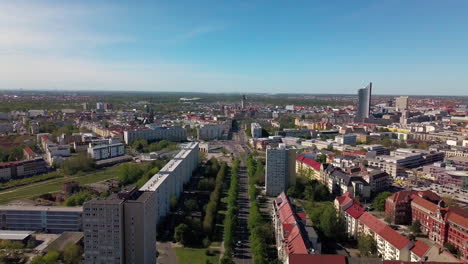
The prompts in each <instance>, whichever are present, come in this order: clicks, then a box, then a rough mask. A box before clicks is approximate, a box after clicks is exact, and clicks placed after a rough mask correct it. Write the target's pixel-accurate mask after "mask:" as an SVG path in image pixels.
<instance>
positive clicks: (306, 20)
mask: <svg viewBox="0 0 468 264" xmlns="http://www.w3.org/2000/svg"><path fill="white" fill-rule="evenodd" d="M467 14H468V1H466V0H446V1H441V0H411V1H408V0H385V1H384V0H382V1H379V0H372V1H371V0H360V1H345V0H342V1H335V0H331V1H330V0H327V1H310V0H309V1H254V0H250V1H241V0H239V1H219V0H218V1H214V0H213V1H202V0H200V1H188V0H187V1H177V0H172V1H91V0H86V1H42V0H34V1H33V0H31V1H10V0H0V72H2V77H1V78H0V89H18V88H25V89H63V90H145V91H200V92H264V93H283V92H288V93H289V92H294V93H353V94H354V93H356V91H357V89H358V88H360V87H362V86H364V85H365V84H366V83H367V82H369V81H372V82H373V83H374V91H375V93H378V94H438V95H468V15H467Z"/></svg>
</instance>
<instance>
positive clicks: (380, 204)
mask: <svg viewBox="0 0 468 264" xmlns="http://www.w3.org/2000/svg"><path fill="white" fill-rule="evenodd" d="M391 195H392V193H391V192H382V193H380V194H379V195H377V197H375V199H374V201H373V202H372V207H374V209H375V210H377V211H385V201H386V200H387V198H388V197H390V196H391Z"/></svg>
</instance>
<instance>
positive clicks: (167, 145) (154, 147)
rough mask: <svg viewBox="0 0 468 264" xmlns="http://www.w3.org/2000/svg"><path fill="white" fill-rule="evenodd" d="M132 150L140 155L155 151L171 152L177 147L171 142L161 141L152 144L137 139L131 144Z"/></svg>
mask: <svg viewBox="0 0 468 264" xmlns="http://www.w3.org/2000/svg"><path fill="white" fill-rule="evenodd" d="M131 146H132V147H133V149H135V150H136V151H138V152H142V153H147V152H155V151H161V150H165V151H171V150H176V149H178V148H179V147H178V146H177V143H175V142H171V141H168V140H161V141H158V142H153V143H151V144H150V143H148V141H147V140H146V139H143V138H142V139H137V140H135V141H133V142H132V145H131Z"/></svg>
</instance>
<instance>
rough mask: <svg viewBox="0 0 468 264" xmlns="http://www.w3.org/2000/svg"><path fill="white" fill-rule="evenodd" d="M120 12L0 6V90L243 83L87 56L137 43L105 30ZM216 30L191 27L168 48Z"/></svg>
mask: <svg viewBox="0 0 468 264" xmlns="http://www.w3.org/2000/svg"><path fill="white" fill-rule="evenodd" d="M46 1H47V0H46ZM89 3H93V2H89ZM124 12H125V10H123V9H119V7H118V6H97V5H95V4H94V5H91V4H88V5H83V4H79V3H75V2H70V1H67V2H65V1H63V2H62V1H58V2H57V1H54V2H44V1H42V0H38V1H2V0H0V72H1V73H2V78H0V89H18V88H26V89H51V88H54V89H55V88H56V89H117V90H118V89H127V90H132V89H134V90H171V89H177V90H185V89H198V90H200V89H201V90H205V91H207V90H208V89H218V88H219V86H223V87H229V88H230V89H235V87H233V86H234V83H236V81H234V80H239V79H246V78H248V77H247V76H236V75H231V74H220V73H212V72H209V71H204V70H202V69H201V68H200V67H199V66H195V65H188V64H187V65H184V64H171V63H167V62H163V61H160V62H158V61H156V62H143V63H137V62H127V61H107V60H102V59H97V58H96V57H94V56H91V55H89V54H99V51H100V50H102V49H106V48H107V47H109V45H112V44H115V43H120V44H122V43H123V44H133V42H137V41H138V38H136V37H135V36H132V35H120V34H119V33H116V32H115V31H113V30H106V29H108V28H109V27H110V28H112V26H114V28H115V24H113V23H114V22H118V19H119V16H118V15H117V14H120V13H124ZM97 28H100V30H101V31H98V30H97ZM219 30H222V27H221V26H198V27H196V26H195V27H194V28H193V29H191V30H187V31H186V32H185V33H181V34H179V35H177V34H176V35H175V36H174V35H173V37H172V40H170V41H168V42H172V41H174V42H178V41H188V40H190V39H193V38H196V37H199V36H201V35H204V34H208V33H211V32H215V31H219ZM180 31H183V30H180ZM169 38H171V37H169ZM83 54H86V55H84V56H83Z"/></svg>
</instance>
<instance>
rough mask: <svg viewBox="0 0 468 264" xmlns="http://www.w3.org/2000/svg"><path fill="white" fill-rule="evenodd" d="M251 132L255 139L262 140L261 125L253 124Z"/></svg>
mask: <svg viewBox="0 0 468 264" xmlns="http://www.w3.org/2000/svg"><path fill="white" fill-rule="evenodd" d="M250 132H251V133H252V137H253V138H261V137H262V126H260V124H259V123H252V124H250Z"/></svg>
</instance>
